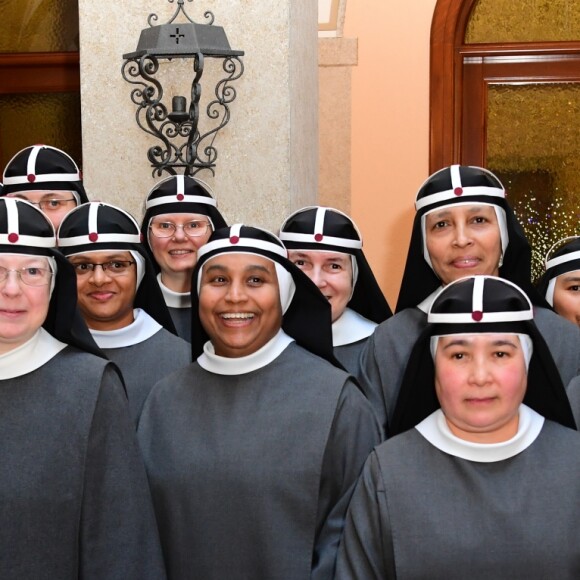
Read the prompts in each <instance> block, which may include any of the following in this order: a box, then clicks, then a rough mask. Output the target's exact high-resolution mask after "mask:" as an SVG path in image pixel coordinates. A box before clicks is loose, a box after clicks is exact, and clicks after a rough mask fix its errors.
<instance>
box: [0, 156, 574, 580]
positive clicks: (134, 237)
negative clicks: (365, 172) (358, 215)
mask: <svg viewBox="0 0 580 580" xmlns="http://www.w3.org/2000/svg"><path fill="white" fill-rule="evenodd" d="M416 209H417V213H416V217H415V221H414V224H413V231H412V235H411V242H410V248H409V252H408V256H407V263H406V267H405V272H404V276H403V281H402V285H401V291H400V294H399V299H398V303H397V307H396V309H395V313H394V314H393V313H392V311H391V309H390V307H389V305H388V303H387V301H386V300H385V298H384V295H383V293H382V292H381V290H380V288H379V285H378V283H377V281H376V279H375V277H374V275H373V273H372V271H371V268H370V266H369V264H368V262H367V260H366V258H365V256H364V253H363V250H362V244H363V240H362V235H361V233H360V231H359V229H358V228H357V226H356V224H355V223H354V222H353V220H352V219H351V218H350V217H349V216H347V215H346V214H344V213H343V212H340V211H338V210H336V209H333V208H328V207H321V206H312V207H306V208H302V209H300V210H298V211H296V212H294V213H292V214H291V215H290V216H288V217H287V219H286V220H285V221H284V222H283V224H282V225H281V227H280V230H279V232H278V235H275V234H273V233H271V232H268V231H266V230H264V229H262V228H258V227H252V226H249V225H243V224H239V223H237V224H231V225H228V224H227V222H226V220H225V219H224V217H223V216H222V214H221V213H220V212H219V210H218V209H217V202H216V198H215V196H214V195H213V193H212V191H211V189H210V188H209V186H208V185H207V184H205V183H204V182H202V181H201V180H199V179H197V178H193V177H189V176H181V175H178V176H171V177H168V178H166V179H164V180H162V181H160V182H158V183H157V184H155V186H154V187H153V188H152V189H151V191H150V192H149V193H148V195H147V196H146V200H145V208H144V217H143V220H142V222H141V224H139V223H138V222H137V221H136V220H135V219H134V218H133V217H132V216H131V215H130V214H129V213H128V212H126V211H125V210H123V209H122V208H119V207H116V206H113V205H111V204H108V203H104V202H90V201H89V199H88V196H87V195H86V192H85V190H84V188H83V185H82V179H81V175H80V171H79V169H78V167H77V166H76V164H75V162H74V161H73V160H72V159H71V158H70V157H69V156H68V155H67V154H66V153H64V152H62V151H60V150H58V149H55V148H53V147H49V146H43V145H38V146H32V147H28V148H26V149H24V150H22V151H21V152H19V153H18V154H17V155H15V156H14V158H13V159H12V160H11V161H10V162H9V163H8V165H7V167H6V168H5V170H4V174H3V189H2V195H1V197H0V373H1V375H2V376H1V381H2V383H1V385H0V387H1V388H0V397H1V399H2V405H1V406H0V409H1V411H0V417H1V419H0V430H1V431H2V434H3V437H2V443H0V457H1V458H2V460H3V464H4V465H5V469H4V472H3V473H4V475H3V476H2V477H0V494H1V497H2V499H3V505H4V506H6V507H5V509H3V510H2V512H0V522H1V524H2V526H1V527H2V531H1V532H0V536H1V538H2V540H1V541H0V547H1V549H2V550H1V551H2V556H1V557H0V577H2V578H37V577H38V578H42V577H46V578H69V577H70V578H73V577H79V578H81V577H82V578H99V579H103V578H106V579H108V578H128V579H132V578H135V579H149V578H152V579H157V578H159V579H163V578H165V577H168V578H171V579H179V580H181V579H190V578H200V579H204V580H205V579H208V580H210V579H219V580H221V579H225V578H227V579H236V578H239V579H248V578H252V579H264V580H270V579H276V580H277V579H279V580H286V579H292V580H293V579H300V578H304V579H306V578H316V579H328V580H330V579H332V578H335V577H336V578H360V579H367V578H369V579H370V578H389V579H390V578H427V577H428V578H465V577H470V578H516V577H522V578H523V577H526V578H546V577H557V578H578V577H580V541H576V539H575V538H576V534H575V531H576V522H577V521H578V520H579V516H580V513H578V512H579V511H580V507H578V502H577V500H576V498H577V497H578V493H579V492H580V453H579V452H580V435H579V434H578V433H577V431H576V422H575V416H576V417H577V419H578V418H580V417H579V413H578V409H580V379H578V378H577V377H578V375H579V374H580V370H579V369H580V330H579V328H578V322H579V320H580V315H579V314H577V312H578V310H579V309H578V308H577V305H576V303H575V301H576V299H577V295H578V294H580V292H579V289H580V242H579V240H578V239H576V238H571V239H566V240H564V241H562V243H560V244H558V245H557V246H556V247H555V248H554V249H553V251H551V253H550V255H549V256H548V257H547V262H546V273H545V275H544V277H543V278H542V280H540V282H539V284H538V286H537V287H535V286H534V285H533V284H532V281H531V249H530V246H529V243H528V242H527V240H526V238H525V235H524V232H523V230H522V228H521V226H520V225H519V224H518V222H517V220H516V218H515V215H514V213H513V211H512V210H511V208H510V206H509V205H508V203H507V201H506V193H505V190H504V188H503V186H502V184H501V183H500V182H499V180H498V179H497V177H496V176H494V175H493V174H492V173H491V172H489V171H488V170H485V169H483V168H478V167H467V166H451V167H447V168H444V169H442V170H441V171H439V172H437V173H435V174H434V175H432V176H430V177H429V178H428V179H427V181H426V182H425V183H424V184H423V185H422V187H421V188H420V189H419V192H418V194H417V199H416Z"/></svg>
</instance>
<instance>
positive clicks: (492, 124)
mask: <svg viewBox="0 0 580 580" xmlns="http://www.w3.org/2000/svg"><path fill="white" fill-rule="evenodd" d="M486 166H487V167H488V168H489V169H490V170H491V171H493V172H494V173H496V174H497V175H498V177H499V178H500V179H501V180H502V182H503V184H504V186H505V187H506V190H507V192H508V200H509V201H510V204H511V206H512V207H513V208H514V210H515V212H516V214H517V216H518V219H519V221H520V223H521V224H522V226H523V227H524V230H525V232H526V235H527V236H528V239H529V240H530V243H531V244H532V248H533V252H534V255H533V261H534V263H533V269H534V277H537V276H538V275H539V274H540V273H541V272H542V269H543V266H542V262H543V258H544V256H545V254H546V252H547V251H548V249H549V248H550V247H551V245H552V244H553V243H555V242H557V241H558V240H559V239H561V238H564V237H566V236H571V235H578V234H580V219H579V218H580V204H579V200H580V84H578V83H545V84H530V85H491V86H490V87H489V92H488V112H487V151H486Z"/></svg>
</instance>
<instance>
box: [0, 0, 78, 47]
mask: <svg viewBox="0 0 580 580" xmlns="http://www.w3.org/2000/svg"><path fill="white" fill-rule="evenodd" d="M0 13H1V16H2V17H1V18H0V52H74V51H78V50H79V10H78V0H0Z"/></svg>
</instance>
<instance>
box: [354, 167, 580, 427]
mask: <svg viewBox="0 0 580 580" xmlns="http://www.w3.org/2000/svg"><path fill="white" fill-rule="evenodd" d="M415 207H416V209H417V214H416V216H415V220H414V222H413V232H412V236H411V242H410V245H409V253H408V255H407V263H406V266H405V272H404V275H403V281H402V284H401V290H400V293H399V300H398V303H397V313H396V315H395V316H393V317H392V318H390V319H389V320H387V321H386V322H384V323H382V324H380V325H379V327H378V328H377V329H376V330H375V332H374V333H373V335H372V336H371V337H370V338H369V340H368V341H367V343H366V345H365V347H364V349H363V351H362V353H361V358H360V365H361V373H360V376H359V379H360V381H361V384H362V387H363V389H364V391H365V393H366V394H367V396H368V398H369V400H371V402H372V403H373V406H374V407H375V409H376V411H377V413H378V415H379V418H380V420H381V421H382V423H383V427H384V428H385V431H386V433H387V434H388V433H389V427H388V423H389V421H390V419H391V418H392V413H393V410H394V408H395V404H396V400H397V396H398V392H399V389H400V386H401V381H402V378H403V373H404V369H405V367H406V364H407V361H408V358H409V354H410V352H411V350H412V348H413V345H414V344H415V341H416V340H417V337H418V336H419V335H420V333H421V331H422V330H423V329H424V328H425V325H426V323H427V320H426V313H427V311H428V309H429V306H430V304H431V303H432V301H433V299H434V297H435V296H436V295H437V293H438V292H439V291H440V289H441V288H442V287H445V285H447V284H450V283H452V282H453V281H455V280H457V279H459V278H462V277H465V276H471V275H487V276H499V277H501V278H505V279H506V280H509V281H511V282H514V283H515V284H517V285H518V286H519V287H520V288H522V289H523V290H524V292H525V293H526V294H527V296H528V297H529V298H530V300H531V301H532V303H533V304H534V306H535V307H536V325H537V326H538V328H539V329H540V332H541V333H542V334H543V336H544V338H545V339H546V342H547V343H548V344H549V345H550V350H551V352H552V355H553V357H554V359H555V360H556V362H557V365H558V368H559V370H560V373H561V377H562V380H563V382H564V384H567V383H568V382H569V381H570V380H571V379H572V378H573V377H575V376H576V375H578V374H579V373H580V330H579V329H578V327H574V326H573V325H571V324H570V323H569V322H568V321H567V320H564V319H563V318H562V317H559V316H557V315H556V314H555V313H554V312H553V311H552V310H551V308H550V305H549V304H548V303H547V302H546V300H545V299H544V297H543V296H541V295H540V294H539V293H538V291H537V290H536V288H534V286H533V285H532V283H531V248H530V245H529V243H528V241H527V240H526V238H525V235H524V232H523V230H522V228H521V226H520V225H519V223H518V222H517V219H516V217H515V215H514V213H513V211H512V209H511V208H510V206H509V205H508V203H507V200H506V192H505V189H504V188H503V186H502V184H501V182H500V181H499V180H498V179H497V177H496V176H495V175H494V174H493V173H491V172H490V171H488V170H487V169H484V168H480V167H471V166H459V165H454V166H451V167H447V168H444V169H442V170H440V171H438V172H436V173H434V174H433V175H431V176H430V177H429V178H428V179H427V180H426V181H425V183H424V184H423V185H422V186H421V188H420V189H419V192H418V193H417V199H416V202H415Z"/></svg>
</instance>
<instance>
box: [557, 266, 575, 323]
mask: <svg viewBox="0 0 580 580" xmlns="http://www.w3.org/2000/svg"><path fill="white" fill-rule="evenodd" d="M554 310H555V311H556V312H557V313H558V314H559V315H560V316H563V317H564V318H567V319H568V320H569V321H570V322H573V323H574V324H577V325H579V326H580V270H575V271H573V272H566V273H565V274H562V275H560V276H558V277H557V278H556V284H555V286H554Z"/></svg>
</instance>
